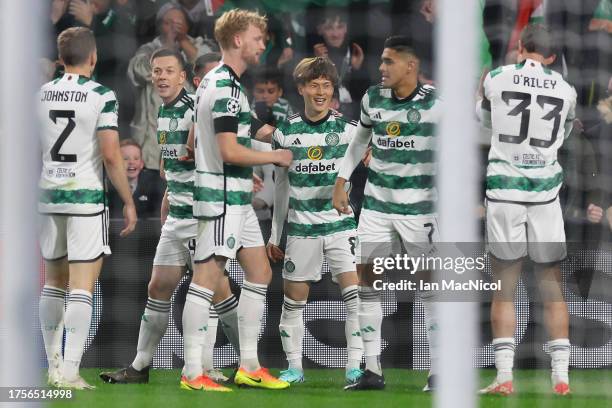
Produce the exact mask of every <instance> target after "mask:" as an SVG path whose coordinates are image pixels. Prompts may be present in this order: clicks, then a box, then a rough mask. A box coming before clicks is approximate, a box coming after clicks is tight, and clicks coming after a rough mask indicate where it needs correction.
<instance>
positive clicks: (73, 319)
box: [62, 289, 93, 381]
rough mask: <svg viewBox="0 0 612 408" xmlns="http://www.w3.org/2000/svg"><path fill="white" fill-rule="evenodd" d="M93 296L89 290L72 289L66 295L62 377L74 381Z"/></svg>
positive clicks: (85, 337)
mask: <svg viewBox="0 0 612 408" xmlns="http://www.w3.org/2000/svg"><path fill="white" fill-rule="evenodd" d="M92 310H93V298H92V294H91V292H89V291H86V290H83V289H74V290H71V291H70V296H69V297H68V307H67V308H66V317H65V323H64V325H65V327H66V346H65V348H64V365H63V369H62V377H63V378H64V380H66V381H74V380H76V379H77V378H78V376H79V366H80V365H81V358H82V357H83V352H84V349H85V342H86V340H87V335H88V334H89V326H90V325H91V312H92Z"/></svg>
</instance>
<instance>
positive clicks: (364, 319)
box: [359, 286, 383, 375]
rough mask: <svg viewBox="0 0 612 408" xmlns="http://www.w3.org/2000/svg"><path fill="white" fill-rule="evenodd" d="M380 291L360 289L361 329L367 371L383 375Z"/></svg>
mask: <svg viewBox="0 0 612 408" xmlns="http://www.w3.org/2000/svg"><path fill="white" fill-rule="evenodd" d="M382 319H383V313H382V304H381V301H380V291H378V290H376V289H374V288H373V287H371V286H360V287H359V328H360V330H361V338H362V339H363V350H364V354H365V358H366V370H370V371H372V372H373V373H375V374H378V375H381V374H382V368H381V366H380V344H381V334H380V329H381V326H382Z"/></svg>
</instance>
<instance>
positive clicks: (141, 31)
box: [115, 0, 168, 44]
mask: <svg viewBox="0 0 612 408" xmlns="http://www.w3.org/2000/svg"><path fill="white" fill-rule="evenodd" d="M167 1H168V0H146V1H142V0H115V6H116V7H117V9H118V10H120V12H121V13H123V14H125V15H127V16H128V17H129V19H130V20H131V21H132V22H133V24H134V32H135V35H136V42H137V44H144V43H147V42H149V41H151V40H153V39H154V38H155V37H156V36H157V30H156V26H155V18H156V16H157V12H158V11H159V8H160V7H161V6H162V5H163V4H164V3H166V2H167Z"/></svg>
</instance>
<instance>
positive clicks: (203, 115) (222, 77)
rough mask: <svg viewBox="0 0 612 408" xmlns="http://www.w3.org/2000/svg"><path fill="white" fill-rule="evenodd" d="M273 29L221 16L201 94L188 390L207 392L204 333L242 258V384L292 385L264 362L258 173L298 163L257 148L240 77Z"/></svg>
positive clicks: (254, 20)
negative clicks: (216, 61) (222, 287)
mask: <svg viewBox="0 0 612 408" xmlns="http://www.w3.org/2000/svg"><path fill="white" fill-rule="evenodd" d="M266 25H267V24H266V20H265V18H264V17H262V16H260V15H259V14H257V13H255V12H251V11H245V10H240V9H233V10H231V11H228V12H225V13H224V14H223V15H221V17H219V18H218V19H217V21H216V23H215V38H216V39H217V42H218V43H219V45H220V46H221V53H222V56H223V58H222V62H223V63H222V64H221V65H219V66H218V67H217V68H215V69H213V70H212V71H211V72H209V73H208V74H207V75H206V76H205V77H204V79H203V80H202V83H201V84H200V86H199V87H198V90H197V92H196V115H195V125H194V128H195V160H196V173H195V190H194V205H193V213H194V216H195V217H197V218H198V219H199V220H198V236H197V237H196V251H195V271H194V274H193V279H192V281H191V284H190V285H189V291H188V293H187V298H186V300H185V309H184V312H183V333H184V338H185V367H184V368H183V376H182V378H181V385H182V386H184V387H194V388H200V387H201V385H200V384H201V378H202V367H201V365H200V359H201V348H200V347H199V345H198V339H199V333H200V330H201V329H202V328H203V327H206V325H207V323H208V319H209V308H210V305H211V302H212V301H213V296H214V294H215V292H216V291H217V287H218V282H219V281H220V279H221V278H222V277H223V271H224V268H225V265H226V262H227V260H228V258H237V259H238V261H239V263H240V264H241V266H242V268H243V269H244V271H245V279H244V281H243V285H242V292H241V295H240V301H239V304H238V321H239V323H238V333H239V337H240V368H239V370H238V371H237V372H236V376H235V378H234V382H235V383H236V384H238V385H243V386H250V387H258V388H268V389H283V388H287V387H288V386H289V384H288V383H287V382H285V381H281V380H279V379H277V378H275V377H274V376H272V375H271V374H270V373H269V371H268V370H267V369H266V368H263V367H261V366H260V364H259V358H258V355H257V340H258V335H259V332H260V330H261V321H262V318H263V314H264V308H265V298H266V292H267V288H268V284H269V282H270V279H271V277H272V270H271V269H270V263H269V261H268V258H267V257H266V251H265V246H264V243H263V239H262V236H261V230H260V227H259V222H258V220H257V217H256V216H255V212H254V210H253V207H252V206H251V195H252V189H253V182H252V181H251V180H252V175H253V170H252V166H254V165H259V164H270V163H273V164H279V165H284V166H287V165H288V163H289V162H290V161H291V152H290V151H288V150H277V151H269V152H259V151H255V150H253V149H251V148H250V147H251V139H250V136H251V135H254V136H255V135H257V134H258V130H259V129H255V128H254V127H252V126H251V123H252V121H253V119H252V117H251V111H250V107H249V102H248V99H247V96H246V94H245V91H244V88H243V87H242V85H241V83H240V76H241V75H242V74H243V73H244V72H245V71H246V69H247V67H248V66H252V65H257V64H258V63H259V57H260V55H261V53H262V52H263V51H264V49H265V47H264V42H263V39H264V34H265V32H266ZM254 122H256V121H254ZM261 127H262V126H260V129H261Z"/></svg>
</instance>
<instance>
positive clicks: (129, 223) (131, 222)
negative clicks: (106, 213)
mask: <svg viewBox="0 0 612 408" xmlns="http://www.w3.org/2000/svg"><path fill="white" fill-rule="evenodd" d="M123 219H124V225H125V228H124V229H122V230H121V232H120V233H119V236H121V237H125V236H127V235H129V234H131V233H132V232H133V231H134V229H135V228H136V221H138V216H137V215H136V206H134V204H133V203H132V204H128V205H124V206H123Z"/></svg>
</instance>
